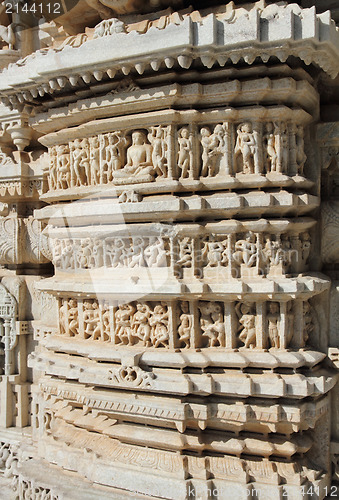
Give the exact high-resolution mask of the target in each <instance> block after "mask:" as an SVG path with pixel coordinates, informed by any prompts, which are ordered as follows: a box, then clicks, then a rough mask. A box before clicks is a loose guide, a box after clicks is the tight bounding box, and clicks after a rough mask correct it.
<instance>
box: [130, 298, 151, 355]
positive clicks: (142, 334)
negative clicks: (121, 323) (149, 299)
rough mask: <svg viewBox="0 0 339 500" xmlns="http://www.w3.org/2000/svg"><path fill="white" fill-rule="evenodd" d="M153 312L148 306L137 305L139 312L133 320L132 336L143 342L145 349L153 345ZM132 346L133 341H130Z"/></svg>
mask: <svg viewBox="0 0 339 500" xmlns="http://www.w3.org/2000/svg"><path fill="white" fill-rule="evenodd" d="M151 314H152V311H151V308H150V307H149V305H148V304H146V303H144V304H142V303H139V304H137V311H136V313H135V314H134V316H133V318H132V323H131V324H132V334H133V336H134V337H137V338H138V339H140V340H142V343H143V345H144V346H145V347H149V346H150V345H151V340H150V339H151V325H150V317H151ZM130 345H131V339H130Z"/></svg>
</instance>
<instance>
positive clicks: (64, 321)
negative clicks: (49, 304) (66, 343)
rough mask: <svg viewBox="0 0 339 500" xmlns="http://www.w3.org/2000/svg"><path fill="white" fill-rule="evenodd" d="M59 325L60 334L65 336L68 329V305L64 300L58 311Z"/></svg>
mask: <svg viewBox="0 0 339 500" xmlns="http://www.w3.org/2000/svg"><path fill="white" fill-rule="evenodd" d="M59 325H60V333H61V334H65V333H66V332H67V328H68V304H67V300H64V301H63V303H62V305H61V306H60V309H59Z"/></svg>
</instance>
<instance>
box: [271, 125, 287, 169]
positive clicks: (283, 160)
mask: <svg viewBox="0 0 339 500" xmlns="http://www.w3.org/2000/svg"><path fill="white" fill-rule="evenodd" d="M274 126H275V130H276V144H277V148H276V149H277V172H280V173H284V174H286V173H287V172H288V154H289V141H288V134H287V126H286V123H284V122H281V123H280V124H279V123H275V124H274Z"/></svg>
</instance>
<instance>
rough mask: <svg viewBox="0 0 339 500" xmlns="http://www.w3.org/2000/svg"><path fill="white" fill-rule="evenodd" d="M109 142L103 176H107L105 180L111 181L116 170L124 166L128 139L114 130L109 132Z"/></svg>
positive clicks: (106, 148)
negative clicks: (124, 151)
mask: <svg viewBox="0 0 339 500" xmlns="http://www.w3.org/2000/svg"><path fill="white" fill-rule="evenodd" d="M107 137H108V144H107V146H106V147H105V169H106V170H105V172H102V174H101V177H102V179H103V178H104V175H105V177H106V179H105V182H107V183H108V182H111V181H112V179H113V176H114V172H116V171H118V170H120V169H121V167H122V162H123V148H124V147H125V146H126V145H127V139H126V137H125V136H123V135H122V133H121V132H119V131H117V132H113V133H110V134H107Z"/></svg>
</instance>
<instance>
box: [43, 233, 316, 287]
mask: <svg viewBox="0 0 339 500" xmlns="http://www.w3.org/2000/svg"><path fill="white" fill-rule="evenodd" d="M49 245H50V248H51V251H52V252H51V253H52V255H53V263H54V265H55V267H56V269H58V270H62V271H67V270H70V271H72V270H75V269H76V270H78V269H97V268H101V267H106V268H121V267H125V268H129V269H134V268H142V267H144V268H159V267H167V268H170V269H172V271H173V273H174V274H175V275H176V276H177V277H179V278H181V277H183V274H184V272H185V271H183V269H191V270H192V271H191V272H190V274H193V275H194V276H196V277H198V278H203V277H204V275H205V274H207V275H208V274H211V273H214V274H215V272H216V271H218V272H221V273H222V275H223V276H224V277H226V276H229V277H233V278H239V277H241V276H242V277H244V276H246V275H250V276H252V275H261V276H265V275H267V274H270V275H282V274H289V273H291V274H298V273H300V272H303V271H306V268H307V266H306V265H307V261H308V258H309V255H310V250H311V236H310V234H309V233H308V232H302V233H301V234H296V233H295V232H294V233H282V234H268V233H254V232H251V231H248V232H246V233H241V234H221V235H220V234H211V235H209V236H206V237H195V238H194V237H191V236H176V237H172V238H171V237H163V236H130V237H124V236H120V237H107V238H105V239H101V238H90V237H87V238H74V239H51V240H50V243H49Z"/></svg>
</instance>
